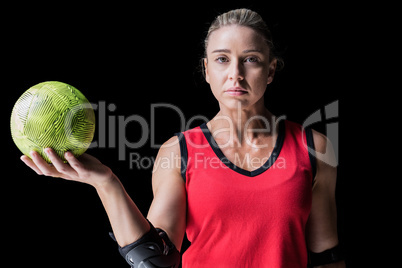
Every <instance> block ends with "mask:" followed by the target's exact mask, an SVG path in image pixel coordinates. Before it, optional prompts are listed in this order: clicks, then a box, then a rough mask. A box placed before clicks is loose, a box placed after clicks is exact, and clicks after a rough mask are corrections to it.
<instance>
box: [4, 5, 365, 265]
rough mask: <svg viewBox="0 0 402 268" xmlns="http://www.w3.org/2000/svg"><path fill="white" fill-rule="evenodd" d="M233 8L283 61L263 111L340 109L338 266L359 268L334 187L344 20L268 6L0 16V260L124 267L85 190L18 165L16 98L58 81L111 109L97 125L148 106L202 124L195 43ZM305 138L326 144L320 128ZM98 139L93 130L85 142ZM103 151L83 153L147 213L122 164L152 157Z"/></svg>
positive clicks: (298, 114)
mask: <svg viewBox="0 0 402 268" xmlns="http://www.w3.org/2000/svg"><path fill="white" fill-rule="evenodd" d="M239 7H247V8H251V9H253V10H255V11H257V12H259V13H260V14H261V15H262V16H263V18H264V19H265V20H266V22H267V23H268V24H269V26H270V28H271V31H272V32H273V35H274V40H275V41H276V43H277V46H278V49H279V51H280V52H281V53H282V56H283V58H284V60H285V68H284V69H283V70H282V71H281V72H279V73H277V75H276V77H275V79H274V82H273V83H272V84H271V85H270V86H269V87H268V91H267V94H266V105H267V107H268V109H269V110H270V111H271V112H273V113H274V114H276V115H277V116H279V115H285V116H286V117H287V119H289V120H291V121H295V122H298V123H303V121H304V120H305V119H306V118H307V117H308V116H309V115H310V114H312V113H313V112H315V111H316V110H318V109H322V108H324V107H325V105H327V104H329V103H331V102H333V101H336V100H339V118H336V119H334V120H333V121H334V122H338V123H339V130H340V132H339V133H340V135H339V137H340V138H339V141H340V142H339V164H340V165H339V175H338V188H337V198H338V200H337V202H338V210H339V220H338V221H339V233H340V240H341V243H342V244H343V245H344V248H345V252H346V256H347V263H348V267H359V266H355V264H356V263H360V261H359V260H358V257H357V255H356V254H355V253H353V254H351V251H352V249H353V248H354V246H355V245H356V240H357V238H356V235H357V234H356V232H357V229H358V225H357V223H356V222H355V221H354V220H352V219H351V218H349V217H347V216H346V215H349V214H348V213H346V212H347V210H348V208H349V209H351V208H354V207H357V206H359V204H356V203H354V202H353V201H352V200H349V199H348V195H347V190H346V188H347V187H346V182H345V181H346V180H348V179H349V176H350V175H349V174H350V172H349V171H350V169H351V168H350V164H351V161H349V160H350V159H349V157H350V156H349V155H348V154H347V153H346V152H347V151H348V149H349V144H350V143H348V141H349V138H346V136H347V135H345V133H347V132H348V129H349V126H350V125H351V121H350V117H351V116H350V114H349V112H350V111H351V110H353V108H351V107H352V106H353V100H352V99H351V97H350V91H351V90H352V85H350V84H349V83H348V80H347V79H346V76H347V72H346V71H347V70H345V69H347V68H344V66H345V62H346V61H347V60H348V59H347V57H346V56H345V55H346V53H347V50H349V49H350V48H351V44H350V43H351V27H353V26H351V25H350V24H349V21H348V17H349V15H350V12H351V11H350V10H349V9H348V6H345V5H341V4H337V3H325V4H320V5H308V4H300V3H299V4H294V3H292V2H290V3H286V2H281V4H278V3H274V2H271V1H267V2H265V3H264V4H258V3H253V2H249V1H247V2H244V3H241V4H238V3H236V4H233V3H232V4H216V3H215V4H214V5H211V4H209V3H205V2H196V3H190V2H183V3H180V4H176V3H173V2H171V3H165V4H163V5H161V4H159V3H150V4H149V5H138V4H130V5H125V6H123V5H118V4H113V5H112V4H110V3H107V2H105V3H102V4H96V5H91V4H84V3H81V4H71V3H69V4H57V5H56V4H47V5H43V6H40V5H38V4H31V5H28V6H27V5H24V6H9V8H8V10H7V9H5V10H3V12H4V13H9V14H10V15H11V16H9V17H7V18H8V19H5V20H4V23H3V26H4V27H3V33H2V36H3V37H5V38H3V41H2V43H3V53H2V54H3V55H2V57H3V61H2V65H3V68H2V70H3V71H2V72H3V73H2V77H3V79H2V80H3V81H4V82H5V84H3V86H2V90H3V92H6V94H5V100H4V99H3V105H2V109H4V110H3V111H2V115H3V117H2V120H3V122H2V123H3V126H4V127H3V131H4V133H5V134H4V135H3V136H4V137H5V139H6V140H5V141H4V145H5V147H3V148H4V149H5V152H6V154H7V159H6V163H5V164H4V166H5V167H6V169H5V170H4V172H5V171H8V173H4V174H3V176H2V177H3V178H4V183H3V187H2V188H1V189H2V193H3V195H2V199H3V201H2V212H3V217H2V219H3V220H2V222H3V223H4V224H5V225H4V226H5V227H4V228H3V232H4V233H5V235H4V237H5V244H6V246H7V248H8V250H7V251H6V254H5V256H6V257H7V258H9V259H10V261H11V262H14V263H20V264H21V265H20V266H22V265H25V264H27V263H35V264H39V265H40V266H41V267H55V266H57V267H77V268H78V267H127V264H126V263H125V261H124V260H123V259H122V258H121V257H120V255H119V254H118V252H117V250H116V244H115V243H114V242H112V241H111V240H110V238H109V236H108V232H109V231H110V230H111V228H110V225H109V223H108V220H107V216H106V213H105V212H104V209H103V207H102V205H101V202H100V200H99V198H98V197H97V194H96V192H95V190H94V189H93V188H92V187H91V186H88V185H84V184H78V183H74V182H68V181H63V180H61V179H54V178H47V177H43V176H42V177H39V176H37V175H36V174H35V173H34V172H32V171H31V170H29V169H28V168H27V167H26V166H25V165H24V164H23V163H22V162H21V161H20V160H19V157H20V154H21V153H20V152H19V151H18V149H17V147H16V146H15V145H14V143H13V141H12V139H11V135H10V131H9V127H8V126H9V116H10V114H11V110H12V107H13V105H14V103H15V101H16V100H17V99H18V97H19V96H20V95H21V94H22V93H23V92H24V91H25V90H27V89H28V88H29V87H31V86H33V85H35V84H37V83H40V82H43V81H62V82H65V83H68V84H71V85H73V86H75V87H76V88H78V89H79V90H80V91H82V92H83V93H84V95H85V96H86V97H87V98H88V99H89V100H90V101H91V102H92V103H96V104H98V103H99V102H105V103H106V105H108V104H111V103H113V104H114V105H115V107H116V110H115V111H113V112H111V111H108V112H107V116H112V117H114V118H116V121H117V117H118V116H123V117H124V118H127V117H128V116H131V115H139V116H141V117H143V118H145V120H146V121H147V122H148V123H150V119H151V105H152V104H156V103H169V104H172V105H175V106H177V107H178V108H179V109H180V110H181V111H182V112H183V113H184V114H185V116H186V119H187V120H188V119H190V118H192V117H193V116H195V115H203V116H205V117H207V118H212V117H213V116H214V115H215V114H216V113H217V111H218V104H217V102H216V100H215V99H214V97H213V95H212V93H211V92H210V89H209V86H208V84H207V83H205V82H204V81H203V78H202V75H201V74H200V72H199V70H198V69H199V60H200V58H201V56H202V54H203V47H202V42H203V38H204V37H205V32H206V31H207V29H208V25H209V23H210V22H211V21H212V20H213V18H214V17H215V16H217V15H218V14H220V13H222V12H225V11H228V10H230V9H233V8H239ZM356 94H358V93H356ZM3 96H4V95H3ZM348 115H349V116H348ZM98 119H99V116H98ZM352 121H353V120H352ZM180 123H181V122H180V119H179V116H178V115H177V113H175V112H174V111H173V110H169V109H162V108H161V109H159V110H158V109H157V110H155V124H154V126H153V128H154V129H153V130H152V129H151V131H155V133H156V135H155V142H156V143H157V144H161V143H163V142H164V141H165V140H167V139H168V138H170V137H171V136H172V135H173V134H174V133H175V132H178V131H181V129H180ZM198 123H200V121H196V122H194V123H193V124H192V125H191V127H195V126H196V125H197V124H198ZM6 126H7V127H6ZM314 127H315V129H317V130H319V131H321V132H323V133H325V122H323V123H321V124H316V125H315V126H314ZM125 131H126V136H127V138H128V140H130V141H133V142H134V141H137V140H138V139H139V137H140V133H141V128H140V127H139V125H138V124H136V123H131V124H128V125H127V127H126V129H125ZM117 132H118V129H116V133H117ZM99 135H100V134H99V132H98V130H97V132H96V133H95V138H94V139H95V140H97V139H99ZM107 137H108V136H107ZM348 137H350V136H348ZM106 147H107V148H93V149H90V150H89V151H88V153H90V154H92V155H94V156H96V157H98V158H99V159H100V160H101V161H102V162H103V163H105V164H106V165H108V166H110V167H111V168H112V169H113V171H114V172H115V173H116V174H117V175H118V177H119V178H120V179H121V181H122V182H123V184H124V185H125V187H126V189H127V191H128V192H129V194H130V195H131V197H132V198H133V199H134V201H135V202H136V204H137V205H138V206H139V208H140V209H141V211H142V212H143V213H144V214H146V213H147V210H148V208H149V205H150V202H151V200H152V191H151V168H149V169H141V170H137V169H136V168H133V169H130V165H129V154H130V153H133V152H136V153H138V154H140V155H141V156H142V157H149V158H152V157H155V156H156V154H157V151H158V149H157V148H151V142H150V141H148V142H147V143H146V144H145V145H144V146H143V147H141V148H139V149H135V150H134V149H130V148H126V160H125V161H119V160H118V148H108V146H106ZM109 147H110V146H109ZM4 149H3V150H4ZM355 217H356V215H355ZM349 233H354V235H353V237H352V236H351V235H348V234H349ZM18 267H19V266H18Z"/></svg>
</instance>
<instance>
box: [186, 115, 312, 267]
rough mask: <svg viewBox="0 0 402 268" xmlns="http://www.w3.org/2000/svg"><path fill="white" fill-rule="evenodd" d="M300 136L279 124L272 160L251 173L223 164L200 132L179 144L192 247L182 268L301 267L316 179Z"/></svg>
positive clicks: (189, 134)
mask: <svg viewBox="0 0 402 268" xmlns="http://www.w3.org/2000/svg"><path fill="white" fill-rule="evenodd" d="M306 132H307V131H306ZM306 132H305V131H303V130H302V127H301V126H300V125H298V124H296V123H292V122H289V121H281V122H280V123H279V127H278V138H277V141H276V144H275V147H274V149H273V152H272V154H271V156H270V157H269V159H268V160H267V161H266V162H265V164H263V165H262V166H261V167H260V168H258V169H256V170H254V171H251V172H250V171H247V170H244V169H241V168H239V167H237V166H235V165H234V164H233V163H231V162H230V161H229V160H228V159H227V158H226V157H225V156H224V154H223V153H222V151H221V150H220V149H219V147H218V146H217V144H216V142H215V140H214V139H213V137H212V135H211V133H210V131H209V130H208V128H207V126H206V124H203V125H201V126H199V127H196V128H194V129H191V130H188V131H185V132H183V133H182V134H181V136H179V138H180V137H183V136H184V137H185V139H183V138H180V149H181V155H182V175H183V178H184V179H185V182H186V190H187V227H186V233H187V237H188V240H189V241H190V242H191V245H190V247H189V248H188V249H187V250H186V252H185V253H184V254H183V259H182V264H183V268H197V267H200V268H205V267H219V268H222V267H228V268H234V267H236V268H237V267H242V268H243V267H269V268H286V267H289V268H297V267H303V268H305V267H306V266H307V249H306V242H305V226H306V222H307V219H308V217H309V213H310V209H311V200H312V178H313V173H314V172H313V168H312V164H313V161H312V160H311V159H313V158H312V157H310V156H309V153H308V150H307V145H308V143H310V144H311V141H312V134H311V131H309V132H308V133H307V134H308V137H307V138H306V135H305V133H306ZM183 134H184V135H183ZM310 146H311V145H310Z"/></svg>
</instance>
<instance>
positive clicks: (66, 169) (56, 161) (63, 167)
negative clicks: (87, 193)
mask: <svg viewBox="0 0 402 268" xmlns="http://www.w3.org/2000/svg"><path fill="white" fill-rule="evenodd" d="M45 153H46V154H47V156H48V157H49V159H50V161H52V164H53V166H54V167H55V169H56V170H57V171H58V172H59V173H62V174H66V175H68V176H76V175H77V173H76V172H75V171H74V169H72V168H71V167H70V166H69V165H67V164H65V163H64V162H63V160H61V158H60V157H59V156H58V155H57V154H56V152H55V151H54V150H53V149H51V148H46V149H45Z"/></svg>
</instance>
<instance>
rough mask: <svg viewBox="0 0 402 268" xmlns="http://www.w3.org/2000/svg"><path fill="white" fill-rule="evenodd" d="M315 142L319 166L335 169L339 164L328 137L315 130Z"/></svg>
mask: <svg viewBox="0 0 402 268" xmlns="http://www.w3.org/2000/svg"><path fill="white" fill-rule="evenodd" d="M313 140H314V147H315V154H316V159H317V164H318V165H320V164H326V165H329V166H331V167H334V168H335V167H336V166H337V165H338V163H337V159H336V155H335V151H334V147H333V145H332V143H331V141H330V140H329V139H328V138H327V136H325V135H324V134H322V133H320V132H318V131H315V130H313Z"/></svg>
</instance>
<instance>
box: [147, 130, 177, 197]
mask: <svg viewBox="0 0 402 268" xmlns="http://www.w3.org/2000/svg"><path fill="white" fill-rule="evenodd" d="M180 167H181V155H180V146H179V139H178V138H177V136H173V137H171V138H170V139H168V140H167V141H166V142H165V143H163V144H162V146H161V147H160V149H159V152H158V155H157V156H156V159H155V163H154V168H153V170H152V185H153V188H154V191H155V190H156V188H155V187H158V186H159V185H160V184H165V183H166V182H168V181H169V182H170V183H172V182H176V183H183V180H182V178H181V173H180Z"/></svg>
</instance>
